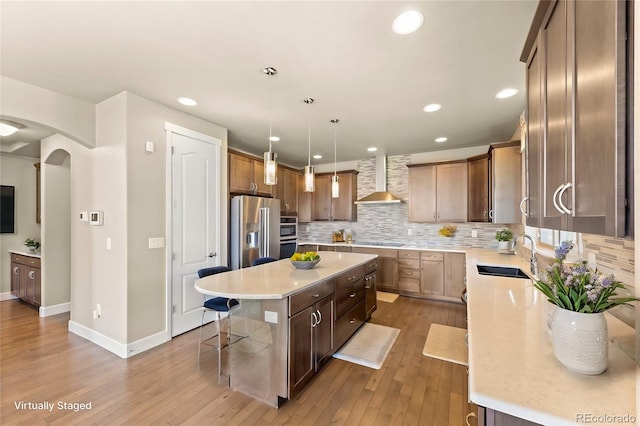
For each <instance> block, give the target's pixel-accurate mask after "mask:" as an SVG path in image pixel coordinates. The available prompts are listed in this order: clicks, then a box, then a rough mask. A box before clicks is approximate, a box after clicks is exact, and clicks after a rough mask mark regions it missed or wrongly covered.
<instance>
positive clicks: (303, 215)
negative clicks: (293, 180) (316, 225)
mask: <svg viewBox="0 0 640 426" xmlns="http://www.w3.org/2000/svg"><path fill="white" fill-rule="evenodd" d="M311 221H313V192H305V190H304V175H300V176H298V223H309V222H311Z"/></svg>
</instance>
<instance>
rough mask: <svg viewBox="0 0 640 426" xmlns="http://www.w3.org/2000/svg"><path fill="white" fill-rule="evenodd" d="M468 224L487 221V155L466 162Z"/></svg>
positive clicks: (488, 183)
mask: <svg viewBox="0 0 640 426" xmlns="http://www.w3.org/2000/svg"><path fill="white" fill-rule="evenodd" d="M467 179H468V188H469V190H468V191H467V192H468V215H469V222H488V221H489V185H490V182H489V155H488V154H483V155H478V156H477V157H472V158H469V159H468V160H467Z"/></svg>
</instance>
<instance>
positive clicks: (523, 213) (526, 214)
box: [520, 197, 529, 217]
mask: <svg viewBox="0 0 640 426" xmlns="http://www.w3.org/2000/svg"><path fill="white" fill-rule="evenodd" d="M528 199H529V197H524V198H523V199H522V201H520V213H522V215H523V216H524V217H529V213H527V212H526V211H524V207H523V206H522V205H523V204H524V203H526V202H527V200H528Z"/></svg>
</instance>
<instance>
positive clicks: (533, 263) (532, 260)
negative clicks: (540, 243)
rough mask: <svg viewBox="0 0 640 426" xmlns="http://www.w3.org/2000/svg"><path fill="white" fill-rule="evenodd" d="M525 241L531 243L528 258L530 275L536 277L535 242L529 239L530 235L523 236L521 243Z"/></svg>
mask: <svg viewBox="0 0 640 426" xmlns="http://www.w3.org/2000/svg"><path fill="white" fill-rule="evenodd" d="M525 239H528V240H529V241H531V257H530V258H529V265H530V266H531V273H532V274H533V275H536V274H537V273H538V261H537V260H536V242H535V241H534V239H533V238H532V237H531V235H528V234H523V235H522V242H523V243H524V242H525Z"/></svg>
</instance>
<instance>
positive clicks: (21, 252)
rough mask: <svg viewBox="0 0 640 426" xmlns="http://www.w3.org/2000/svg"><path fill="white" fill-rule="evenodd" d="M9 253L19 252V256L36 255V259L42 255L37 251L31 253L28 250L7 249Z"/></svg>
mask: <svg viewBox="0 0 640 426" xmlns="http://www.w3.org/2000/svg"><path fill="white" fill-rule="evenodd" d="M9 253H13V254H19V255H21V256H29V257H37V258H38V259H40V258H41V257H42V255H41V254H40V253H39V252H36V253H33V252H30V251H29V250H27V251H22V250H9Z"/></svg>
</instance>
